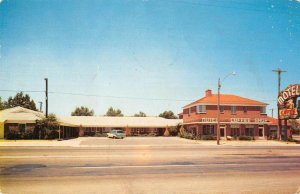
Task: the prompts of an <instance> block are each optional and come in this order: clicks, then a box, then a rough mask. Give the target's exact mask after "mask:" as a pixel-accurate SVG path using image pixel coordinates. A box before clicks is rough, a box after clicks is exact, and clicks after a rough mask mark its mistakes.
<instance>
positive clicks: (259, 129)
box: [258, 126, 265, 139]
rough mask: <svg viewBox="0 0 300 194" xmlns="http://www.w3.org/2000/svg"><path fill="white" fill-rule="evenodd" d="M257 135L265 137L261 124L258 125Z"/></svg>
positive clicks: (260, 137)
mask: <svg viewBox="0 0 300 194" xmlns="http://www.w3.org/2000/svg"><path fill="white" fill-rule="evenodd" d="M258 137H259V139H265V131H264V127H263V126H260V127H258Z"/></svg>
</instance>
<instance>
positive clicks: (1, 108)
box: [0, 97, 5, 110]
mask: <svg viewBox="0 0 300 194" xmlns="http://www.w3.org/2000/svg"><path fill="white" fill-rule="evenodd" d="M3 109H5V105H4V102H3V101H2V98H1V97H0V110H3Z"/></svg>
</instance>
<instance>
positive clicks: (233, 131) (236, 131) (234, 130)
mask: <svg viewBox="0 0 300 194" xmlns="http://www.w3.org/2000/svg"><path fill="white" fill-rule="evenodd" d="M231 136H234V137H236V136H240V128H231Z"/></svg>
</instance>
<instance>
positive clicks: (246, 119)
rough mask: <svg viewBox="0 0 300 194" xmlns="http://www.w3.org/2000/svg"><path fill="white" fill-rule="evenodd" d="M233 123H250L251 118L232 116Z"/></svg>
mask: <svg viewBox="0 0 300 194" xmlns="http://www.w3.org/2000/svg"><path fill="white" fill-rule="evenodd" d="M230 121H231V122H232V123H250V118H231V119H230Z"/></svg>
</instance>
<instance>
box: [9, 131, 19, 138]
mask: <svg viewBox="0 0 300 194" xmlns="http://www.w3.org/2000/svg"><path fill="white" fill-rule="evenodd" d="M6 139H13V140H16V139H21V133H17V132H15V131H10V132H8V133H7V135H6Z"/></svg>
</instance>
